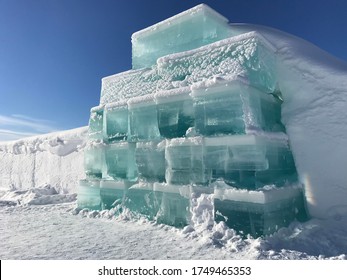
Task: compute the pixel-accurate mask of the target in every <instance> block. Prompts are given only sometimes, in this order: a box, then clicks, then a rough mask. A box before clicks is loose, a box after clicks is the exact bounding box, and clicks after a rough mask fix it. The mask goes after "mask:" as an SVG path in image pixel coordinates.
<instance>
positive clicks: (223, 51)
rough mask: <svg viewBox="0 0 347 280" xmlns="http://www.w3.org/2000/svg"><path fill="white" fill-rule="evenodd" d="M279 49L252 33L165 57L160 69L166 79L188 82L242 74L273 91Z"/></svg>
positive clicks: (266, 89) (258, 85)
mask: <svg viewBox="0 0 347 280" xmlns="http://www.w3.org/2000/svg"><path fill="white" fill-rule="evenodd" d="M275 50H276V49H275V48H274V47H273V46H272V45H271V44H269V43H268V41H267V40H266V39H264V38H263V37H262V36H261V35H260V34H258V33H256V32H249V33H246V34H243V35H239V36H235V37H231V38H228V39H224V40H221V41H218V42H216V43H212V44H210V45H207V46H203V47H200V48H198V49H194V50H191V51H187V52H182V53H177V54H173V55H168V56H165V57H162V58H160V59H158V62H157V64H158V71H159V75H160V76H161V77H163V79H164V80H171V81H176V82H177V81H184V82H185V83H187V84H188V85H191V84H193V83H197V82H202V81H204V80H206V79H210V78H211V77H214V76H228V75H231V74H233V75H240V76H243V77H245V78H247V79H248V81H249V82H250V84H252V85H254V86H256V87H258V88H260V89H262V90H264V91H265V92H273V91H275V89H276V83H277V77H276V71H275V66H276V65H275V63H276V57H275V55H274V52H275Z"/></svg>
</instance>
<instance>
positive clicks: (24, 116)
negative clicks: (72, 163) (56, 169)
mask: <svg viewBox="0 0 347 280" xmlns="http://www.w3.org/2000/svg"><path fill="white" fill-rule="evenodd" d="M200 3H205V4H207V5H209V6H210V7H212V8H213V9H215V10H216V11H218V12H219V13H221V14H222V15H224V16H225V17H227V18H228V19H229V21H230V22H234V23H240V22H243V23H254V24H262V25H266V26H271V27H274V28H277V29H280V30H283V31H286V32H289V33H291V34H294V35H297V36H299V37H302V38H304V39H306V40H308V41H310V42H312V43H314V44H316V45H318V46H319V47H321V48H322V49H324V50H326V51H328V52H330V53H331V54H333V55H335V56H337V57H339V58H340V59H342V60H345V61H346V60H347V16H346V11H347V1H346V0H330V1H326V0H288V1H286V0H283V1H282V0H205V1H195V0H171V1H168V0H167V1H165V0H0V141H1V140H11V139H16V138H20V137H23V136H28V135H32V134H39V133H45V132H50V131H55V130H64V129H70V128H75V127H80V126H84V125H87V124H88V118H89V110H90V108H91V107H94V106H96V105H98V104H99V98H100V88H101V78H102V77H105V76H109V75H112V74H115V73H119V72H122V71H126V70H129V69H130V68H131V41H130V37H131V34H132V33H134V32H136V31H138V30H140V29H143V28H145V27H148V26H150V25H152V24H155V23H157V22H159V21H161V20H164V19H166V18H168V17H170V16H173V15H175V14H177V13H179V12H182V11H184V10H186V9H189V8H191V7H193V6H195V5H197V4H200Z"/></svg>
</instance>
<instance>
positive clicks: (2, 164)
mask: <svg viewBox="0 0 347 280" xmlns="http://www.w3.org/2000/svg"><path fill="white" fill-rule="evenodd" d="M86 133H87V128H86V127H82V128H77V129H73V130H68V131H63V132H57V133H50V134H45V135H39V136H35V137H30V138H25V139H22V140H18V141H11V142H2V143H0V190H2V191H8V190H27V189H36V188H40V187H42V188H44V189H46V190H47V189H51V188H54V190H52V189H51V191H53V192H56V193H57V194H58V193H60V194H64V193H75V192H76V188H77V184H78V180H79V179H82V178H83V177H84V169H83V158H84V157H83V149H84V146H85V138H86ZM41 194H42V192H41ZM44 194H45V195H47V194H46V193H44ZM51 194H53V193H51Z"/></svg>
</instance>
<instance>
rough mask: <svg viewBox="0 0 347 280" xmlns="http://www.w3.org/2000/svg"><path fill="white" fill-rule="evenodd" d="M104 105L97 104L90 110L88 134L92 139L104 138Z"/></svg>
mask: <svg viewBox="0 0 347 280" xmlns="http://www.w3.org/2000/svg"><path fill="white" fill-rule="evenodd" d="M103 114H104V107H103V106H97V107H93V108H92V109H91V110H90V118H89V130H88V136H89V139H90V140H102V139H103V133H102V127H103Z"/></svg>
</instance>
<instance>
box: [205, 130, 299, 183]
mask: <svg viewBox="0 0 347 280" xmlns="http://www.w3.org/2000/svg"><path fill="white" fill-rule="evenodd" d="M204 142H205V154H204V161H205V166H206V169H207V170H211V173H210V174H211V177H212V180H218V179H223V180H224V181H225V182H227V183H228V184H230V185H232V186H235V187H239V188H247V189H253V188H257V187H262V186H264V185H266V184H276V185H283V184H285V183H286V182H287V181H289V182H291V181H295V180H296V179H297V178H296V168H295V164H294V160H293V157H292V154H291V151H290V149H289V147H288V144H287V142H286V141H285V140H283V139H271V138H270V136H269V137H264V136H255V135H234V136H224V137H206V138H205V139H204Z"/></svg>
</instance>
